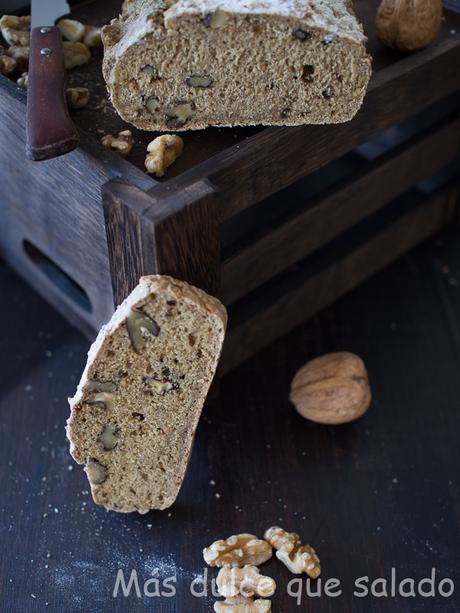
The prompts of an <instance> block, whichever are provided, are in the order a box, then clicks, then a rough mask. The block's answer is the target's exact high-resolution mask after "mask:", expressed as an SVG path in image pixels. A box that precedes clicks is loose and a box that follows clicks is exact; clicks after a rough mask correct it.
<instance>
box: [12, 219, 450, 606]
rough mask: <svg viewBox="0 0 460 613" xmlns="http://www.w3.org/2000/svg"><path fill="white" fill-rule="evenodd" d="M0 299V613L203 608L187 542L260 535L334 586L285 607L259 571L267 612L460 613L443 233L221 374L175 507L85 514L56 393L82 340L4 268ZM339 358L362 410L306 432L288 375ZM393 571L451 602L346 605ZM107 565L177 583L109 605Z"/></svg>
mask: <svg viewBox="0 0 460 613" xmlns="http://www.w3.org/2000/svg"><path fill="white" fill-rule="evenodd" d="M0 295H1V297H2V300H0V314H1V320H2V322H3V325H2V332H1V353H0V359H1V373H2V375H1V382H2V385H1V392H0V426H1V444H0V470H1V473H0V479H1V481H0V482H1V484H2V490H1V491H2V494H1V503H0V511H1V523H0V529H1V543H0V545H1V551H2V555H1V562H0V563H1V586H0V594H1V595H0V598H1V607H0V608H1V610H2V611H8V612H10V611H11V612H14V613H17V612H19V613H22V612H29V611H31V612H33V611H50V612H56V613H58V612H59V613H61V612H62V611H67V612H68V613H71V612H77V611H78V612H80V611H82V612H83V611H84V612H86V613H87V612H106V611H107V612H109V611H110V612H111V611H116V612H118V611H123V612H137V611H144V610H152V611H156V612H159V613H163V612H165V613H166V612H173V611H174V612H180V613H195V612H202V611H211V610H212V602H213V599H212V598H211V597H208V598H194V597H192V596H191V594H190V584H191V582H192V581H193V580H194V579H195V578H196V577H198V576H199V575H200V573H202V572H203V561H202V557H201V550H202V548H203V546H205V545H207V544H209V543H210V542H211V541H213V540H214V539H217V538H220V537H226V536H228V535H230V534H233V533H238V532H243V531H249V532H254V533H256V534H259V535H261V534H262V533H263V532H264V530H265V529H266V528H267V527H268V526H270V525H272V524H281V525H282V526H285V527H286V528H288V529H289V530H294V531H297V532H299V533H300V534H301V535H302V537H303V538H304V539H305V540H306V541H308V542H310V543H311V544H313V545H314V546H315V547H316V548H317V550H318V552H319V555H320V557H321V561H322V566H323V589H324V580H325V579H326V578H330V577H334V578H338V579H340V581H341V586H342V590H343V593H342V595H341V596H339V597H337V598H330V597H327V596H325V595H324V594H323V596H322V597H321V598H310V599H308V598H307V597H306V596H305V594H304V596H303V599H302V604H301V606H297V604H296V601H295V599H294V598H293V597H291V596H289V595H288V594H287V585H288V582H289V581H290V580H291V579H292V578H293V576H291V575H290V574H289V573H288V571H287V570H286V569H285V568H284V567H282V566H281V564H280V563H279V562H277V561H276V560H272V561H270V562H269V563H268V564H267V565H266V566H265V567H264V571H267V574H269V575H273V576H274V577H275V578H276V580H277V582H278V591H277V594H276V595H275V597H274V598H273V611H274V613H278V612H280V611H282V612H283V613H289V612H295V611H311V612H315V613H322V612H329V611H331V612H336V611H337V612H340V613H345V612H348V611H356V612H365V613H367V612H369V611H371V612H374V611H376V612H377V611H388V612H390V611H391V613H398V612H408V611H427V612H429V613H432V612H438V611H439V612H442V613H448V612H452V613H453V612H458V611H459V610H460V595H459V590H460V584H459V579H460V577H459V567H460V547H459V546H460V540H459V528H460V482H459V476H460V475H459V472H460V471H459V469H460V446H459V431H460V376H459V373H460V249H459V234H458V232H457V231H455V230H449V231H448V232H446V233H444V234H443V235H441V236H439V237H436V238H435V239H433V240H431V241H430V242H429V243H427V244H425V245H423V246H422V247H420V248H418V249H417V250H416V251H415V252H413V253H411V254H410V255H409V256H407V257H405V258H404V259H402V260H400V261H399V262H398V263H397V264H396V265H394V266H392V267H391V268H389V269H388V270H386V271H385V272H383V273H381V274H379V275H378V276H376V277H375V278H374V279H372V280H371V281H370V282H368V283H367V284H366V285H364V286H362V287H361V288H360V289H359V290H357V291H355V292H353V293H352V294H351V295H349V296H347V297H345V298H344V299H342V300H341V301H340V302H338V303H337V304H336V305H334V306H333V307H332V308H329V309H328V310H327V311H325V312H323V313H322V314H321V315H320V316H319V317H317V318H316V319H314V320H313V321H311V322H310V323H308V324H307V325H305V326H304V327H302V328H301V329H298V330H296V331H295V333H293V334H291V335H290V336H289V337H287V338H285V339H283V340H282V341H281V342H279V343H278V344H276V345H274V346H272V347H271V348H270V349H269V350H268V351H266V352H264V353H263V354H261V355H259V356H258V357H256V358H255V359H253V360H252V361H251V362H249V363H247V364H246V365H244V366H243V367H242V368H240V369H239V370H238V371H236V372H235V373H233V374H231V375H229V376H228V377H227V378H225V379H224V381H223V384H222V397H221V401H220V402H219V403H218V404H216V405H215V406H208V407H207V408H206V410H205V412H204V415H203V418H202V420H201V423H200V426H199V429H198V434H197V438H196V445H195V449H194V452H193V457H192V461H191V465H190V469H189V472H188V475H187V479H186V482H185V485H184V488H183V490H182V492H181V494H180V498H179V500H178V502H177V504H176V505H175V506H174V507H173V508H172V509H171V510H170V512H163V513H159V512H156V513H150V514H148V515H146V516H136V515H128V516H125V515H116V514H113V513H107V512H106V511H104V510H103V509H101V508H98V507H96V506H95V505H94V504H93V503H92V501H91V497H90V496H89V495H88V486H87V482H86V478H85V476H84V474H83V471H82V469H81V467H78V466H76V465H75V464H74V463H73V462H72V460H71V458H70V456H69V454H68V445H67V442H66V439H65V433H64V423H65V420H66V418H67V413H68V409H67V403H66V398H67V396H69V395H71V394H73V392H74V388H75V385H76V383H77V379H78V377H79V375H80V372H81V369H82V367H83V365H84V362H85V354H86V351H87V349H88V345H87V342H86V341H85V340H84V339H83V338H82V337H81V336H80V335H79V334H78V333H77V332H75V331H74V330H73V329H72V328H70V327H69V325H68V324H67V323H66V322H65V321H64V320H63V319H62V318H61V317H60V316H58V315H57V314H56V313H55V312H54V311H53V310H52V309H51V308H50V307H49V306H47V305H46V304H45V303H44V302H43V301H42V300H41V299H40V298H39V297H38V296H37V295H36V294H34V293H33V292H32V291H31V290H30V289H28V288H27V287H26V286H25V285H24V283H23V282H22V281H20V280H19V279H18V278H17V277H16V276H15V275H14V274H13V273H12V272H11V271H10V270H8V269H7V268H6V267H5V266H3V265H0ZM299 308H301V305H299ZM339 349H348V350H351V351H355V352H357V353H358V354H360V355H361V356H362V357H363V358H364V359H365V361H366V363H367V365H368V368H369V372H370V378H371V382H372V388H373V393H374V401H373V404H372V408H371V410H370V411H369V413H368V414H367V415H366V416H365V417H364V418H363V419H362V420H360V421H359V422H356V423H354V424H351V425H347V426H343V427H337V428H334V427H321V426H318V425H314V424H312V423H308V422H307V421H304V420H302V419H301V418H300V417H299V416H298V415H297V414H296V413H295V411H294V410H293V408H292V407H291V406H290V405H289V402H288V400H287V396H288V389H289V382H290V379H291V377H292V375H293V374H294V372H295V371H296V369H297V368H298V367H299V366H300V365H301V364H303V363H304V362H305V361H306V360H307V359H309V358H312V357H313V356H316V355H318V354H321V353H324V352H327V351H333V350H339ZM392 568H393V569H395V571H394V572H395V573H396V580H397V581H401V580H402V579H404V578H413V579H414V580H416V581H418V580H420V579H421V578H423V577H427V576H430V574H431V572H432V569H433V568H435V569H436V582H437V585H438V584H439V581H440V580H442V579H445V578H450V579H452V581H454V584H455V583H456V585H455V587H456V591H455V592H454V594H453V596H451V597H442V596H439V595H437V596H436V597H434V598H433V597H424V598H422V597H417V598H411V597H407V598H402V597H396V598H393V597H391V595H389V596H388V597H381V598H377V597H371V596H369V597H365V598H358V597H355V596H353V582H354V581H355V580H356V579H358V578H359V577H362V576H368V577H369V578H370V581H372V580H374V579H377V578H383V579H386V580H387V581H388V582H389V581H390V579H391V572H392ZM118 569H122V571H123V572H124V573H125V577H126V578H128V577H129V575H130V572H131V570H132V569H135V570H136V571H137V576H138V579H139V584H140V589H141V590H142V589H143V587H144V582H145V581H147V580H148V579H149V578H151V577H152V573H155V569H157V576H158V578H160V579H166V578H167V577H170V576H173V575H176V576H177V595H176V596H175V597H166V596H163V597H154V596H149V597H146V596H141V597H140V598H138V597H137V596H136V594H135V593H134V589H133V592H132V594H131V596H129V597H127V598H125V597H123V596H122V595H121V592H119V596H118V597H117V598H113V595H112V593H113V589H114V585H115V581H116V576H117V572H118ZM213 576H215V573H213V572H211V573H210V578H212V577H213ZM149 586H150V589H151V590H153V589H154V587H155V586H154V585H153V584H152V583H150V584H148V586H147V587H149ZM294 587H295V589H296V590H297V588H298V586H297V584H296V585H295V586H294ZM382 587H383V586H382V582H380V584H379V585H378V586H377V589H378V591H379V592H380V593H381V591H382ZM409 587H410V586H409V585H408V584H407V583H406V585H405V589H406V590H407V589H408V588H409ZM426 587H427V586H425V589H426ZM442 588H444V589H445V590H448V588H449V583H446V582H444V583H443V584H442ZM388 593H389V594H390V593H391V587H390V585H388Z"/></svg>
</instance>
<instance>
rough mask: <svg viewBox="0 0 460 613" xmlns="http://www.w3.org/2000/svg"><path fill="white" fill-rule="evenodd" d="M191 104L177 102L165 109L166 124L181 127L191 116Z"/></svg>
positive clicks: (192, 105)
mask: <svg viewBox="0 0 460 613" xmlns="http://www.w3.org/2000/svg"><path fill="white" fill-rule="evenodd" d="M193 109H194V104H193V102H179V103H178V104H177V105H176V106H174V107H170V108H168V109H166V118H167V123H168V125H170V126H177V127H179V126H182V125H184V124H185V123H186V122H187V120H188V119H190V117H191V116H192V115H193Z"/></svg>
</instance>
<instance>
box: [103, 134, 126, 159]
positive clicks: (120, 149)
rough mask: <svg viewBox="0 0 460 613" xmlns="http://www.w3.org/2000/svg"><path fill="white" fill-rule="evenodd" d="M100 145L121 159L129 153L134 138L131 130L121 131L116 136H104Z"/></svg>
mask: <svg viewBox="0 0 460 613" xmlns="http://www.w3.org/2000/svg"><path fill="white" fill-rule="evenodd" d="M101 143H102V144H103V145H104V147H107V149H111V150H112V151H115V153H118V154H119V155H121V156H122V157H126V156H127V155H129V154H130V153H131V149H132V148H133V145H134V138H133V135H132V132H131V130H123V131H122V132H119V133H118V136H114V135H113V134H106V135H105V136H103V137H102V139H101Z"/></svg>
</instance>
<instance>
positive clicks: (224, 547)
mask: <svg viewBox="0 0 460 613" xmlns="http://www.w3.org/2000/svg"><path fill="white" fill-rule="evenodd" d="M203 557H204V560H205V562H206V564H208V565H209V566H217V567H218V568H221V567H222V566H231V567H235V566H237V567H240V568H242V567H243V566H246V565H247V564H251V565H253V566H259V565H260V564H263V563H264V562H266V561H267V560H269V559H270V558H271V557H272V548H271V546H270V545H269V543H268V542H267V541H263V540H260V539H258V538H257V537H256V536H254V535H253V534H235V535H233V536H230V537H229V538H228V539H226V540H219V541H215V542H214V543H212V545H210V546H209V547H206V548H205V549H203Z"/></svg>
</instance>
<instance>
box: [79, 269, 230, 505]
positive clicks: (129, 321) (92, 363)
mask: <svg viewBox="0 0 460 613" xmlns="http://www.w3.org/2000/svg"><path fill="white" fill-rule="evenodd" d="M226 321H227V316H226V311H225V308H224V307H223V306H222V305H221V303H220V302H219V301H218V300H216V299H215V298H212V297H211V296H208V294H206V293H205V292H203V291H201V290H199V289H197V288H195V287H192V286H190V285H188V284H187V283H183V282H181V281H177V280H175V279H172V278H171V277H165V276H150V277H143V278H142V279H141V280H140V283H139V285H138V286H137V287H136V289H135V290H134V291H133V292H132V293H131V294H130V295H129V296H128V298H127V299H126V300H125V301H124V302H123V303H122V304H121V305H120V306H119V307H118V309H117V310H116V312H115V314H114V315H113V317H112V319H111V320H110V322H109V323H108V324H107V325H106V326H104V327H103V328H102V330H101V331H100V332H99V335H98V337H97V339H96V341H95V342H94V344H93V345H92V347H91V349H90V350H89V353H88V362H87V365H86V368H85V371H84V373H83V376H82V378H81V381H80V383H79V385H78V389H77V392H76V394H75V396H74V397H73V398H71V399H70V400H69V402H70V407H71V415H70V418H69V420H68V422H67V436H68V438H69V440H70V452H71V454H72V456H73V458H74V459H75V460H76V461H77V462H78V463H79V464H85V465H86V467H85V470H86V473H87V477H88V480H89V483H90V486H91V492H92V495H93V498H94V501H95V502H96V503H97V504H101V505H103V506H104V507H106V508H107V509H110V510H113V511H120V512H124V513H128V512H131V511H138V512H139V513H146V512H147V511H149V510H150V509H165V508H167V507H169V506H170V505H171V504H172V503H173V502H174V501H175V499H176V497H177V494H178V493H179V489H180V487H181V484H182V481H183V479H184V475H185V471H186V468H187V463H188V460H189V457H190V453H191V448H192V443H193V438H194V435H195V430H196V427H197V424H198V419H199V417H200V413H201V409H202V407H203V404H204V401H205V399H206V395H207V392H208V389H209V386H210V385H211V382H212V379H213V377H214V374H215V371H216V367H217V363H218V360H219V357H220V353H221V350H222V344H223V341H224V335H225V327H226Z"/></svg>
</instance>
